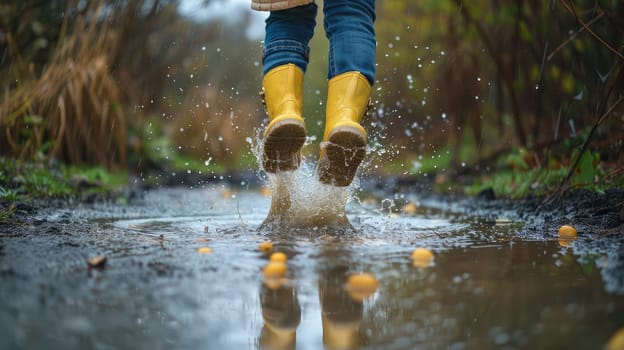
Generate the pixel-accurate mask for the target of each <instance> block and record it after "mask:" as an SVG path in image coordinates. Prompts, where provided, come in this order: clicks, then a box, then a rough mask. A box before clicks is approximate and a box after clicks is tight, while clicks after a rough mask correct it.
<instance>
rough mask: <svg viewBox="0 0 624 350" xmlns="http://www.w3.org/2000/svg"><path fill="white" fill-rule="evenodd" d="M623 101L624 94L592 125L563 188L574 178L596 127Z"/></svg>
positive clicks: (563, 182) (564, 181)
mask: <svg viewBox="0 0 624 350" xmlns="http://www.w3.org/2000/svg"><path fill="white" fill-rule="evenodd" d="M623 101H624V95H623V96H620V98H619V99H618V100H617V101H615V103H614V104H613V105H611V107H610V108H609V109H608V110H607V111H606V112H605V113H604V114H603V115H602V116H601V117H600V118H598V120H596V122H595V123H594V125H592V128H591V130H590V131H589V134H588V135H587V138H586V139H585V142H583V145H582V146H581V150H580V152H579V153H578V155H577V156H576V158H575V159H574V162H573V163H572V165H571V166H570V170H569V171H568V174H567V175H566V177H565V179H564V180H563V181H562V182H561V186H560V188H561V189H564V188H565V186H567V184H568V182H570V179H571V178H572V175H573V174H574V172H575V171H576V168H577V167H578V163H579V162H580V160H581V156H582V155H583V153H585V151H586V150H587V146H588V145H589V141H590V140H591V138H592V136H594V133H595V132H596V129H598V126H600V124H602V122H604V121H605V119H607V117H608V116H609V114H611V112H613V110H614V109H615V108H616V107H617V106H618V105H619V104H620V103H622V102H623Z"/></svg>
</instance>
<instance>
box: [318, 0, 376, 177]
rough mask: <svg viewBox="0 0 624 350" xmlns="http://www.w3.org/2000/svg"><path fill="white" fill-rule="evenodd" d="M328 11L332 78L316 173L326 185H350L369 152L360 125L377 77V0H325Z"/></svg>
mask: <svg viewBox="0 0 624 350" xmlns="http://www.w3.org/2000/svg"><path fill="white" fill-rule="evenodd" d="M324 13H325V32H326V34H327V38H328V39H329V47H330V51H329V71H328V78H329V79H330V80H329V84H328V91H327V110H326V116H325V118H326V120H325V133H324V134H323V143H322V144H321V155H320V158H319V165H318V174H319V179H320V181H321V182H323V183H326V184H330V185H335V186H348V185H349V184H351V182H352V181H353V178H354V176H355V173H356V172H357V169H358V167H359V165H360V163H361V162H362V160H363V159H364V156H365V154H366V139H367V134H366V131H365V130H364V128H363V127H362V126H361V125H360V123H361V122H362V119H363V118H364V115H365V113H366V111H367V108H368V105H369V100H370V92H371V85H372V84H373V82H374V80H375V46H376V43H375V29H374V26H373V24H374V21H375V1H374V0H361V1H347V0H326V1H325V5H324Z"/></svg>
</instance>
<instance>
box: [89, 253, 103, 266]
mask: <svg viewBox="0 0 624 350" xmlns="http://www.w3.org/2000/svg"><path fill="white" fill-rule="evenodd" d="M87 264H89V267H104V265H106V257H105V256H103V255H98V256H96V257H94V258H91V259H89V260H87Z"/></svg>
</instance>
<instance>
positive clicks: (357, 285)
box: [347, 273, 378, 301]
mask: <svg viewBox="0 0 624 350" xmlns="http://www.w3.org/2000/svg"><path fill="white" fill-rule="evenodd" d="M377 286H378V283H377V279H376V278H375V276H373V275H372V274H370V273H361V274H358V275H351V276H349V279H347V292H348V293H349V296H350V297H351V299H353V300H355V301H363V300H364V299H366V298H368V297H370V296H371V295H373V293H375V291H376V290H377Z"/></svg>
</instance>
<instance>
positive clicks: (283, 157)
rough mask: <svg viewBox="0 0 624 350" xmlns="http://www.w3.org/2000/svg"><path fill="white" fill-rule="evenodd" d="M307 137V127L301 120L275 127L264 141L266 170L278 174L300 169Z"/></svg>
mask: <svg viewBox="0 0 624 350" xmlns="http://www.w3.org/2000/svg"><path fill="white" fill-rule="evenodd" d="M305 137H306V130H305V126H304V125H303V123H302V122H301V121H299V120H295V119H287V120H283V121H280V122H278V123H277V124H276V125H274V126H273V127H272V128H271V130H268V133H267V135H266V136H265V140H264V155H263V161H262V165H263V166H264V170H265V171H266V172H268V173H277V172H279V171H292V170H296V169H297V168H299V163H300V162H301V147H303V144H304V143H305Z"/></svg>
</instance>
